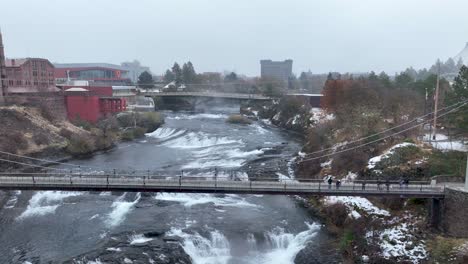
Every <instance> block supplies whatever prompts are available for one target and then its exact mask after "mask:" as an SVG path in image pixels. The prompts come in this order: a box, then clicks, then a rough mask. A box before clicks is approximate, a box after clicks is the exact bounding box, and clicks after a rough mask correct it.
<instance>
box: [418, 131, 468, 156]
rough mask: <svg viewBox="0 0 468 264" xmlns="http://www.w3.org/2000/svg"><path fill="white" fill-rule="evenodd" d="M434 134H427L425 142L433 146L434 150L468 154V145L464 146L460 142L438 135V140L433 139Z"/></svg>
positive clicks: (424, 138)
mask: <svg viewBox="0 0 468 264" xmlns="http://www.w3.org/2000/svg"><path fill="white" fill-rule="evenodd" d="M432 136H433V135H432V134H429V133H427V134H425V135H424V137H423V141H424V142H426V143H429V144H431V145H432V147H433V148H436V149H439V150H442V151H450V150H456V151H462V152H468V145H466V144H464V143H463V142H462V141H460V140H454V139H449V138H448V137H447V136H446V135H443V134H436V139H435V140H433V139H432Z"/></svg>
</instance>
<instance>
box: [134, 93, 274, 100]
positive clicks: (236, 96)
mask: <svg viewBox="0 0 468 264" xmlns="http://www.w3.org/2000/svg"><path fill="white" fill-rule="evenodd" d="M141 95H144V96H153V97H209V98H224V99H239V100H263V101H267V100H273V99H274V98H271V97H268V96H264V95H261V94H246V93H221V92H210V91H203V92H142V93H141Z"/></svg>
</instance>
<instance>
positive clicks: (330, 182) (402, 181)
mask: <svg viewBox="0 0 468 264" xmlns="http://www.w3.org/2000/svg"><path fill="white" fill-rule="evenodd" d="M326 182H327V183H328V189H331V188H332V185H333V177H332V176H328V177H327V178H326ZM361 183H362V190H363V191H364V190H365V189H366V184H367V182H366V180H363V181H362V182H361ZM398 183H399V185H400V189H403V187H405V188H408V185H409V180H408V179H407V178H400V180H399V181H398ZM335 185H336V189H339V188H340V186H341V180H339V179H337V180H335ZM383 185H385V187H384V186H383ZM390 186H391V182H390V179H386V180H385V181H383V180H382V179H377V190H384V188H385V189H386V190H387V191H390Z"/></svg>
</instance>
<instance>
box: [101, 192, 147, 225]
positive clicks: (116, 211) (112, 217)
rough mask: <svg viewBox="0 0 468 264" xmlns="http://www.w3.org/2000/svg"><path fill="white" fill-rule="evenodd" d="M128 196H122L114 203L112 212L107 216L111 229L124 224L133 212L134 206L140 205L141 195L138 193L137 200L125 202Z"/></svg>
mask: <svg viewBox="0 0 468 264" xmlns="http://www.w3.org/2000/svg"><path fill="white" fill-rule="evenodd" d="M126 195H127V193H124V194H122V196H120V197H119V198H117V199H116V200H115V201H114V202H113V203H112V205H111V207H112V211H111V212H110V213H109V215H108V216H107V221H106V222H107V224H108V225H109V226H110V227H114V226H117V225H119V224H120V223H122V222H123V221H124V220H125V217H126V215H127V214H128V213H130V212H131V211H132V209H133V206H134V205H135V204H136V203H138V201H139V200H140V198H141V194H140V193H137V195H136V198H135V200H134V201H131V202H129V201H125V196H126Z"/></svg>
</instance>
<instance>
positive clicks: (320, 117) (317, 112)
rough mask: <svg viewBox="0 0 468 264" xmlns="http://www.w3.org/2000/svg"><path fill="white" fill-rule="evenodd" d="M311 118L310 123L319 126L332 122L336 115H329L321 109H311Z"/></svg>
mask: <svg viewBox="0 0 468 264" xmlns="http://www.w3.org/2000/svg"><path fill="white" fill-rule="evenodd" d="M309 113H310V114H311V117H310V119H309V121H311V122H313V123H315V124H319V123H324V122H327V121H331V120H334V119H335V115H333V114H327V113H326V112H325V111H324V110H323V109H321V108H315V107H314V108H311V109H310V112H309Z"/></svg>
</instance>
